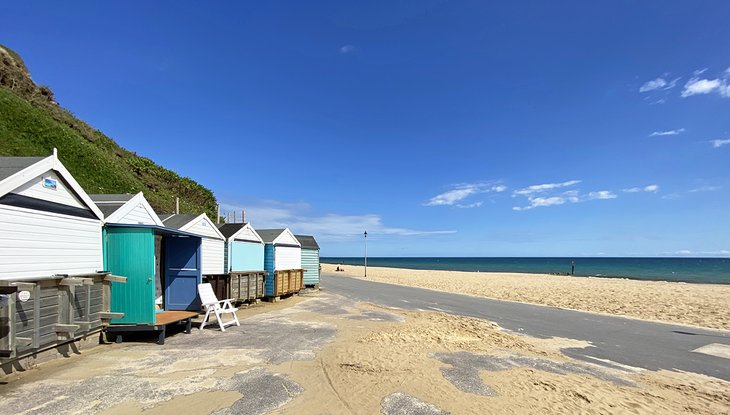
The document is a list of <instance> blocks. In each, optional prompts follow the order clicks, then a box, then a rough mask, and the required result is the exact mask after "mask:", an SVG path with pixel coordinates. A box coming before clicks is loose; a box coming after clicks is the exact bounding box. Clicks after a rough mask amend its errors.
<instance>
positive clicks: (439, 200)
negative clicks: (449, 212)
mask: <svg viewBox="0 0 730 415" xmlns="http://www.w3.org/2000/svg"><path fill="white" fill-rule="evenodd" d="M505 190H507V186H505V185H502V184H494V183H492V182H483V183H462V184H457V185H456V186H455V187H454V189H451V190H449V191H447V192H444V193H441V194H438V195H436V196H434V197H432V198H431V199H429V200H428V202H426V203H424V205H425V206H454V205H456V206H457V207H460V208H474V207H479V206H481V205H482V203H481V202H476V203H470V204H460V203H459V202H461V201H463V200H464V199H466V198H468V197H469V196H473V195H476V194H480V193H490V192H496V193H501V192H504V191H505Z"/></svg>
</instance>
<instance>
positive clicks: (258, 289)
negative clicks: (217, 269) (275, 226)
mask: <svg viewBox="0 0 730 415" xmlns="http://www.w3.org/2000/svg"><path fill="white" fill-rule="evenodd" d="M218 230H219V231H220V232H221V233H222V234H223V236H224V237H225V238H226V247H225V270H226V275H222V276H219V277H214V276H213V277H209V278H208V281H209V282H210V283H211V285H213V290H214V291H215V293H216V296H217V297H218V298H233V299H235V300H239V301H247V300H254V299H256V298H261V297H263V296H264V279H265V276H266V273H265V272H264V241H263V240H262V239H261V236H259V234H258V233H257V232H256V230H254V228H253V227H252V226H251V225H250V224H248V223H226V224H222V225H219V226H218Z"/></svg>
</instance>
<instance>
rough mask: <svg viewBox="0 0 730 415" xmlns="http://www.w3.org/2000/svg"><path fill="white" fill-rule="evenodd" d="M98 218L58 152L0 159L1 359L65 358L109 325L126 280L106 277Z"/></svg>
mask: <svg viewBox="0 0 730 415" xmlns="http://www.w3.org/2000/svg"><path fill="white" fill-rule="evenodd" d="M103 219H104V214H103V213H102V211H101V210H99V208H98V207H97V206H96V205H95V204H94V202H93V201H92V200H91V198H90V197H89V195H88V194H86V192H85V191H84V189H82V188H81V186H80V185H79V183H78V182H77V181H76V180H75V179H74V178H73V176H72V175H71V173H70V172H69V171H68V170H67V169H66V168H65V167H64V165H63V164H62V163H61V161H60V160H59V159H58V156H57V153H56V151H55V150H54V151H53V154H52V155H51V156H49V157H0V322H2V323H1V324H0V358H4V359H10V360H13V359H19V358H23V357H26V356H30V355H33V354H35V353H37V352H39V351H41V350H44V349H49V348H53V347H56V350H54V351H53V353H55V354H58V351H61V352H62V353H67V351H64V350H62V349H61V348H62V347H63V348H68V346H66V345H65V344H66V343H69V342H73V341H76V340H79V339H80V338H82V337H85V336H88V335H90V334H91V333H93V332H98V331H99V330H101V328H102V327H103V326H104V325H106V324H107V323H108V321H109V319H110V318H111V317H112V314H111V313H110V312H109V308H108V304H109V297H110V290H111V281H120V282H121V281H124V278H123V277H117V276H113V275H111V274H110V273H109V272H105V271H103V270H104V264H103V249H102V224H103ZM76 347H78V346H76ZM8 361H9V360H5V363H7V362H8ZM3 369H4V370H6V371H7V370H8V369H10V370H12V365H3Z"/></svg>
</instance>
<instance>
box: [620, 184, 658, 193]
mask: <svg viewBox="0 0 730 415" xmlns="http://www.w3.org/2000/svg"><path fill="white" fill-rule="evenodd" d="M623 191H624V192H626V193H639V192H652V193H656V192H658V191H659V185H656V184H650V185H648V186H644V187H630V188H628V189H623Z"/></svg>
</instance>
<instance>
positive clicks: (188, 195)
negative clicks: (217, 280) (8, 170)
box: [0, 45, 216, 218]
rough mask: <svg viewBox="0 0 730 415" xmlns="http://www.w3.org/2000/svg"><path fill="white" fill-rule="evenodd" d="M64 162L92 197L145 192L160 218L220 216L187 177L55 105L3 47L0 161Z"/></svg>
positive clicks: (205, 191)
mask: <svg viewBox="0 0 730 415" xmlns="http://www.w3.org/2000/svg"><path fill="white" fill-rule="evenodd" d="M54 147H56V148H58V151H59V157H60V159H61V161H62V162H63V164H64V165H65V166H66V168H68V169H69V171H70V172H71V174H73V175H74V177H75V178H76V180H77V181H78V182H79V183H80V184H81V186H83V188H84V189H85V190H86V191H87V192H88V193H136V192H139V191H143V192H144V194H145V197H146V198H147V200H149V202H150V204H151V205H152V207H153V208H154V209H155V210H156V211H157V212H159V213H165V212H174V209H175V197H179V198H180V213H202V212H205V213H207V214H208V216H210V217H211V218H215V215H216V200H215V197H214V196H213V193H212V192H211V191H210V190H209V189H207V188H205V187H203V186H202V185H200V184H198V183H196V182H195V181H194V180H192V179H190V178H187V177H180V176H179V175H178V174H177V173H175V172H174V171H171V170H168V169H166V168H164V167H162V166H159V165H157V164H155V163H154V162H153V161H152V160H150V159H148V158H145V157H140V156H138V155H136V154H135V153H133V152H130V151H128V150H126V149H124V148H122V147H120V146H119V145H118V144H117V143H116V142H115V141H114V140H112V139H111V138H109V137H107V136H106V135H104V134H103V133H102V132H101V131H99V130H96V129H94V128H93V127H91V126H89V125H88V124H86V123H85V122H83V121H81V120H79V119H78V118H76V117H74V116H73V114H71V113H70V112H69V111H67V110H65V109H64V108H62V107H61V106H59V105H58V103H56V102H55V100H54V97H53V92H52V91H51V89H50V88H48V87H46V86H39V85H36V84H35V83H34V82H33V80H32V79H31V78H30V73H29V72H28V69H27V68H26V67H25V64H24V63H23V61H22V59H21V58H20V56H19V55H18V54H17V53H15V52H13V51H12V50H10V49H9V48H7V47H5V46H2V45H0V156H46V155H50V154H51V152H52V149H53V148H54Z"/></svg>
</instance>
